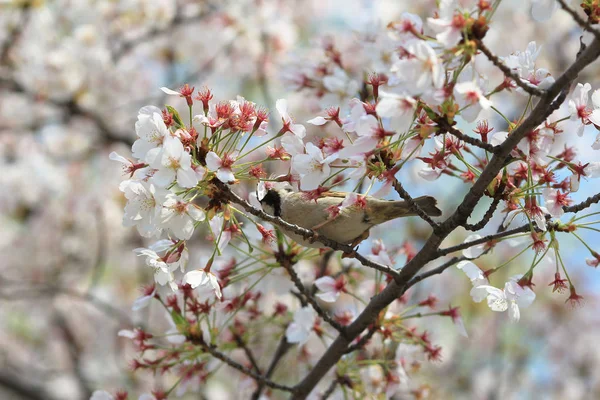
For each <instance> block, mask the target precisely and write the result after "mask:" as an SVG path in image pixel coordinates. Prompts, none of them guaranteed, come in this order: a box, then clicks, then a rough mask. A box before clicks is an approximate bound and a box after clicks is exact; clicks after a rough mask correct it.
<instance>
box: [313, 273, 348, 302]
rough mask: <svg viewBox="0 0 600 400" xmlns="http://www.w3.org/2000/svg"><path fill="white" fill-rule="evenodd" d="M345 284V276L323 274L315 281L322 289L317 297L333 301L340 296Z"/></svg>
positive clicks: (318, 287)
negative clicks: (334, 276) (337, 276)
mask: <svg viewBox="0 0 600 400" xmlns="http://www.w3.org/2000/svg"><path fill="white" fill-rule="evenodd" d="M344 285H345V282H344V279H343V277H341V278H340V279H334V278H332V277H331V276H323V277H321V278H319V279H317V280H316V281H315V286H316V287H317V289H319V290H320V293H317V297H318V298H320V299H321V300H323V301H325V302H327V303H333V302H335V301H336V300H337V299H338V297H340V293H342V292H343V291H344V290H345V288H344Z"/></svg>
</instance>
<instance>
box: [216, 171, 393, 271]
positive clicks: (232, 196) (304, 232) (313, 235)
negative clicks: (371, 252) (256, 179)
mask: <svg viewBox="0 0 600 400" xmlns="http://www.w3.org/2000/svg"><path fill="white" fill-rule="evenodd" d="M213 183H214V184H215V185H216V186H217V187H218V188H219V189H220V190H221V191H222V192H223V194H224V195H225V196H226V197H227V198H228V199H229V200H230V201H231V202H233V203H236V204H239V205H240V206H242V207H243V208H244V210H246V211H247V212H248V213H250V214H252V215H254V216H255V217H259V218H261V219H263V220H265V221H268V222H270V223H272V224H274V225H277V226H279V227H281V228H283V229H284V230H286V231H288V232H293V233H296V234H298V235H300V236H302V237H303V238H304V239H306V240H312V241H315V242H319V243H322V244H324V245H325V246H326V247H329V248H331V249H333V250H340V251H343V252H344V254H345V255H346V256H347V257H352V258H355V259H357V260H358V261H360V262H361V264H362V265H364V266H365V267H369V268H373V269H376V270H378V271H380V272H383V273H385V274H388V275H390V276H392V278H394V279H396V278H397V277H398V276H399V274H398V271H396V270H395V269H392V268H391V267H388V266H387V265H383V264H379V263H376V262H374V261H371V260H369V259H368V258H366V257H365V256H363V255H361V254H360V253H358V252H357V251H355V250H354V249H353V248H352V247H351V246H348V245H345V244H341V243H338V242H336V241H335V240H331V239H328V238H326V237H325V236H323V235H319V234H318V233H317V232H315V231H313V230H310V229H305V228H302V227H299V226H297V225H293V224H290V223H289V222H287V221H284V220H283V219H281V218H279V217H275V216H273V215H269V214H267V213H265V212H264V211H262V210H259V209H257V208H254V207H252V205H251V204H250V203H248V202H247V201H246V200H244V199H242V198H241V197H240V196H238V195H237V194H236V193H234V192H233V191H231V189H230V188H229V187H228V186H227V185H225V184H224V183H221V182H220V181H217V180H214V181H213Z"/></svg>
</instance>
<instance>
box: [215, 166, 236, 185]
mask: <svg viewBox="0 0 600 400" xmlns="http://www.w3.org/2000/svg"><path fill="white" fill-rule="evenodd" d="M217 178H219V180H220V181H221V182H223V183H233V182H234V181H235V175H233V171H232V170H231V169H229V168H219V170H218V171H217Z"/></svg>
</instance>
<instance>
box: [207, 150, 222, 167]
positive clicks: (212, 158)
mask: <svg viewBox="0 0 600 400" xmlns="http://www.w3.org/2000/svg"><path fill="white" fill-rule="evenodd" d="M222 163H223V162H222V161H221V157H219V156H218V155H217V153H215V152H214V151H209V152H208V154H207V155H206V167H207V168H208V170H209V171H213V172H214V171H216V170H218V169H219V168H220V167H221V164H222Z"/></svg>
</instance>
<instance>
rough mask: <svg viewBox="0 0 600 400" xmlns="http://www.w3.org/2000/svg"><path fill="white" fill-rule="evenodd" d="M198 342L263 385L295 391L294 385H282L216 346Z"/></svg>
mask: <svg viewBox="0 0 600 400" xmlns="http://www.w3.org/2000/svg"><path fill="white" fill-rule="evenodd" d="M196 344H200V345H201V346H202V348H203V349H204V350H205V351H207V352H208V353H210V354H211V355H212V356H213V357H215V358H218V359H219V360H221V361H223V362H224V363H225V364H227V365H229V366H230V367H231V368H234V369H237V370H238V371H240V372H241V373H243V374H246V375H248V376H250V377H252V378H254V379H255V380H256V381H257V382H260V383H262V384H263V385H266V386H268V387H270V388H273V389H278V390H283V391H286V392H291V391H293V388H292V387H290V386H285V385H280V384H279V383H276V382H273V381H272V380H270V379H268V378H266V377H264V376H262V375H261V374H258V373H256V372H254V371H253V370H251V369H249V368H246V367H244V366H243V365H241V364H239V363H237V362H235V361H234V360H232V359H231V358H229V357H227V356H226V355H225V354H223V353H221V352H220V351H219V350H217V348H216V347H215V346H212V345H208V344H206V343H204V342H202V343H196Z"/></svg>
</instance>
